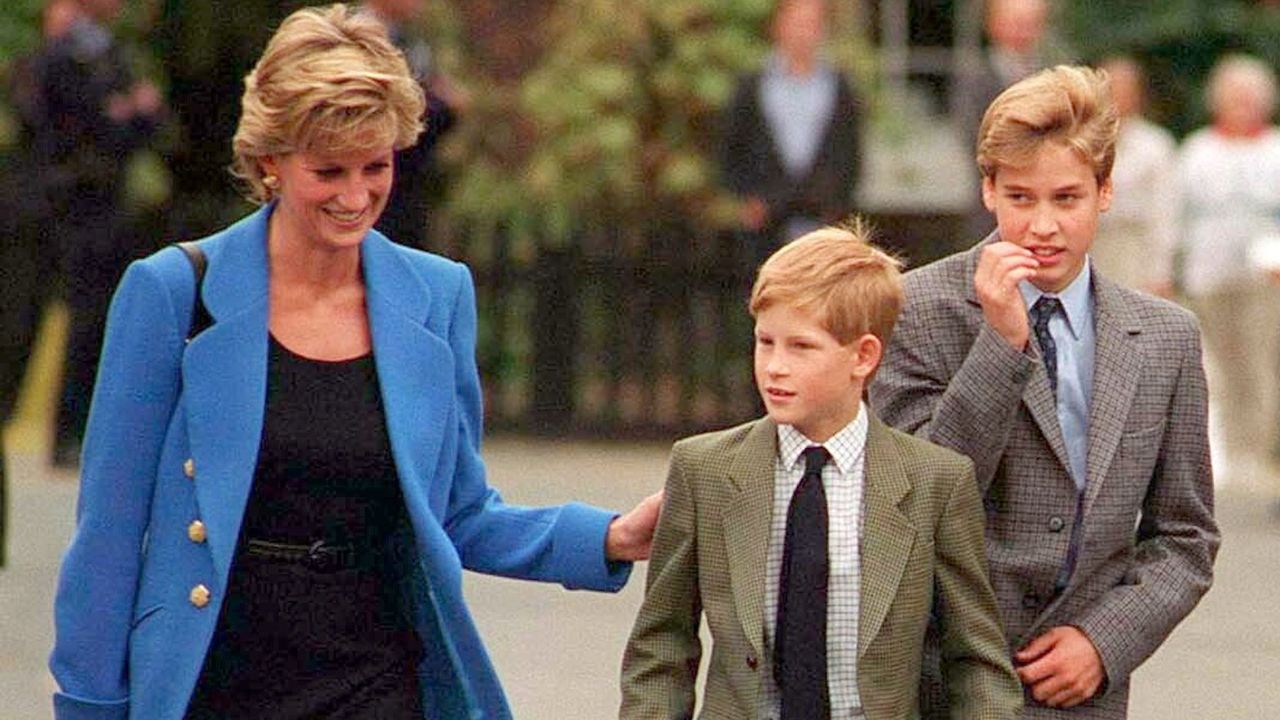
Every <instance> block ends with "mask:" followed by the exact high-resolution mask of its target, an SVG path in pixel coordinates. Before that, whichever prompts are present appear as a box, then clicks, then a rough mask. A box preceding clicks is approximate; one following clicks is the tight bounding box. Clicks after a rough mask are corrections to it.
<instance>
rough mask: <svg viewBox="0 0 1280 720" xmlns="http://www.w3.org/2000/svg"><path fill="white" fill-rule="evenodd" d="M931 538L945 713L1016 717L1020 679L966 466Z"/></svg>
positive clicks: (954, 483)
mask: <svg viewBox="0 0 1280 720" xmlns="http://www.w3.org/2000/svg"><path fill="white" fill-rule="evenodd" d="M950 485H951V493H950V497H949V498H948V500H947V503H946V506H945V508H944V509H943V511H942V515H941V517H940V518H939V520H938V526H937V529H936V531H935V537H934V552H935V554H936V562H937V571H936V572H937V574H936V578H937V580H936V584H937V593H938V594H937V600H936V601H935V605H936V608H937V612H938V625H939V630H940V635H941V659H942V675H943V679H944V681H945V683H946V690H947V696H948V698H949V707H950V713H951V717H953V718H956V720H960V719H961V718H984V719H990V720H996V719H998V718H1003V719H1007V720H1015V718H1017V717H1018V716H1019V713H1020V712H1021V710H1022V684H1021V682H1019V680H1018V676H1017V675H1016V674H1014V671H1013V667H1012V666H1011V665H1010V664H1009V653H1008V650H1007V648H1006V645H1005V639H1004V630H1003V629H1002V628H1001V625H1000V615H999V611H998V610H997V606H996V596H995V591H994V590H992V588H991V581H990V580H989V579H988V573H987V560H986V543H985V539H984V537H983V515H982V503H981V501H980V500H979V498H978V491H977V485H976V484H975V483H974V481H973V469H972V465H971V464H969V463H968V462H965V463H964V469H963V471H961V472H957V473H955V474H954V476H953V479H952V482H951V483H950Z"/></svg>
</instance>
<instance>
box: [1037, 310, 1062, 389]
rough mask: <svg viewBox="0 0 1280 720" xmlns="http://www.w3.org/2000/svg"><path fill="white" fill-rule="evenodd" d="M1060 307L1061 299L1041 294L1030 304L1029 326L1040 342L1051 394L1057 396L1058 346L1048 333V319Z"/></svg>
mask: <svg viewBox="0 0 1280 720" xmlns="http://www.w3.org/2000/svg"><path fill="white" fill-rule="evenodd" d="M1061 309H1062V301H1060V300H1058V298H1056V297H1049V296H1048V295H1041V296H1040V299H1039V300H1037V301H1036V304H1035V305H1033V306H1031V327H1032V329H1034V330H1035V333H1036V342H1037V343H1039V344H1040V355H1041V357H1043V358H1044V369H1045V372H1047V373H1048V374H1049V387H1050V388H1051V389H1052V390H1053V396H1054V397H1055V398H1056V397H1058V346H1057V344H1056V343H1054V342H1053V335H1051V334H1049V320H1050V319H1052V318H1053V316H1054V315H1056V314H1057V313H1058V311H1059V310H1061Z"/></svg>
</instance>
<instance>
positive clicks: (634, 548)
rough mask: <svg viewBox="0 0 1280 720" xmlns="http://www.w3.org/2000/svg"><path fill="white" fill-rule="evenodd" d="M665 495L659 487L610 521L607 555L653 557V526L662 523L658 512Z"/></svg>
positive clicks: (622, 559)
mask: <svg viewBox="0 0 1280 720" xmlns="http://www.w3.org/2000/svg"><path fill="white" fill-rule="evenodd" d="M662 497H663V495H662V491H661V490H659V491H658V492H656V493H654V494H652V495H650V496H649V497H647V498H645V499H644V500H641V501H640V504H639V505H636V506H635V507H634V508H632V510H631V512H629V513H627V514H626V515H620V516H618V517H616V518H614V519H613V522H611V523H609V533H608V535H606V536H605V539H604V555H605V558H606V559H607V560H609V562H634V561H636V560H648V559H649V550H650V549H651V548H652V547H653V528H654V526H656V525H657V524H658V512H659V511H660V510H662Z"/></svg>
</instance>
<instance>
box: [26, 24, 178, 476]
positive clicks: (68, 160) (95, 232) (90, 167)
mask: <svg viewBox="0 0 1280 720" xmlns="http://www.w3.org/2000/svg"><path fill="white" fill-rule="evenodd" d="M79 6H80V7H79V10H80V12H79V14H78V15H77V16H76V17H75V18H74V20H73V22H72V23H71V25H70V27H69V28H68V29H67V31H66V33H65V34H64V35H62V36H61V37H59V38H56V39H54V40H52V41H51V42H50V44H49V47H48V52H47V54H46V57H45V63H44V65H43V72H42V74H41V77H40V81H41V82H40V86H39V88H40V89H39V92H40V98H41V101H42V102H43V103H44V113H45V119H46V121H45V123H43V124H42V125H41V126H39V128H38V132H37V133H36V135H35V137H34V139H33V140H34V145H35V147H36V148H37V150H38V152H39V154H40V157H41V158H42V163H43V166H42V168H41V171H42V172H41V178H40V179H41V181H42V182H43V184H44V191H45V192H44V194H45V197H46V198H47V199H48V200H49V202H50V206H49V208H48V211H49V215H48V217H49V218H50V220H51V223H50V229H51V230H52V234H53V235H54V236H55V237H56V242H57V244H58V253H59V255H60V256H61V258H62V261H63V270H62V276H63V278H64V279H65V283H66V300H67V308H68V311H69V330H68V336H67V349H66V356H65V360H64V363H63V373H62V388H61V394H60V397H59V400H58V407H57V415H56V420H55V423H54V427H55V432H54V445H53V462H54V464H55V465H58V466H62V467H73V466H75V465H76V463H77V462H78V460H79V453H80V441H81V438H82V436H83V435H84V429H85V421H86V420H87V418H88V414H89V399H90V395H91V394H92V392H93V385H94V377H95V373H96V370H97V367H98V358H99V354H100V352H101V349H102V339H103V327H104V325H105V323H106V318H107V306H108V305H109V304H110V301H111V290H112V288H114V287H115V285H116V283H117V282H118V281H119V279H120V275H121V274H122V273H123V271H124V268H125V266H126V265H127V264H128V262H129V260H131V259H132V257H133V252H134V245H133V242H132V240H131V238H129V237H128V235H127V233H125V232H124V231H123V225H124V224H123V223H122V222H121V218H120V213H121V203H122V200H123V197H122V192H123V185H124V170H125V162H126V160H127V159H128V157H129V155H130V154H131V153H132V152H133V151H134V150H135V149H137V148H138V147H140V146H141V145H142V144H143V143H144V142H146V141H147V139H148V138H149V137H150V136H151V135H152V134H153V133H154V131H155V129H156V127H157V123H158V121H159V116H160V112H161V108H162V102H161V98H160V92H159V90H157V89H156V87H155V85H153V84H151V83H150V82H147V81H145V80H138V79H135V78H134V77H133V73H132V71H131V69H130V67H129V65H128V63H127V62H126V59H125V56H124V53H123V51H122V49H121V48H120V46H119V45H118V44H117V43H116V40H115V38H114V37H113V36H112V34H111V30H110V28H109V25H110V23H111V22H113V21H114V20H115V19H116V17H118V16H119V14H120V10H121V7H122V2H121V0H79Z"/></svg>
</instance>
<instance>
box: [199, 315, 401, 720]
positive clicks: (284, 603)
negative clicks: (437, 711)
mask: <svg viewBox="0 0 1280 720" xmlns="http://www.w3.org/2000/svg"><path fill="white" fill-rule="evenodd" d="M269 352H270V357H269V361H268V364H267V368H268V369H267V401H266V412H265V416H264V418H263V427H262V447H261V449H260V451H259V454H258V465H257V469H256V471H255V474H254V479H253V490H252V492H251V493H250V496H249V501H248V506H247V507H246V509H245V514H244V521H243V523H242V525H241V530H240V539H239V543H238V545H237V549H236V556H235V560H234V563H233V565H232V568H231V576H230V580H229V582H228V588H227V596H226V600H225V602H224V603H223V606H222V611H221V614H220V615H219V617H218V625H217V629H216V630H215V632H214V636H213V640H212V643H211V646H210V648H209V653H208V655H207V656H206V658H205V663H204V667H203V670H202V671H201V674H200V678H199V680H198V681H197V684H196V689H195V692H194V694H193V696H192V700H191V703H190V705H189V706H188V710H187V717H188V718H191V719H201V720H203V719H204V718H220V719H222V718H271V719H272V720H287V719H289V718H298V719H301V718H377V719H382V718H385V719H388V720H390V719H392V718H394V719H397V720H399V719H401V718H405V719H408V718H414V719H415V720H421V718H423V717H424V711H423V707H422V704H421V702H422V701H421V693H420V692H419V685H418V678H417V671H416V668H417V665H418V663H419V661H420V659H421V657H422V646H421V643H420V642H419V638H418V636H417V633H416V632H415V631H414V629H413V626H412V624H411V622H410V621H409V620H408V614H407V612H406V611H405V608H404V607H403V606H404V603H403V601H402V598H401V595H400V587H401V582H400V580H399V574H398V573H397V571H396V566H397V562H396V555H397V553H395V552H393V551H392V548H393V547H401V546H400V545H393V542H392V541H393V538H395V537H397V535H398V534H399V536H400V537H403V529H404V528H405V527H406V522H407V520H406V513H405V508H404V498H403V496H402V495H401V493H400V485H399V481H398V479H397V476H396V469H395V463H394V461H393V459H392V456H391V447H390V441H389V438H388V435H387V428H386V420H385V417H384V416H383V412H382V401H381V397H380V395H379V390H378V379H377V373H376V370H375V368H374V362H373V357H372V356H371V355H366V356H364V357H360V358H356V359H353V360H345V361H337V362H327V361H321V360H312V359H309V358H304V357H301V356H298V355H296V354H294V353H292V352H290V351H289V350H288V349H287V348H285V347H283V346H282V345H280V344H279V343H278V342H277V341H276V340H275V338H271V342H270V351H269ZM400 560H403V558H400Z"/></svg>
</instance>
